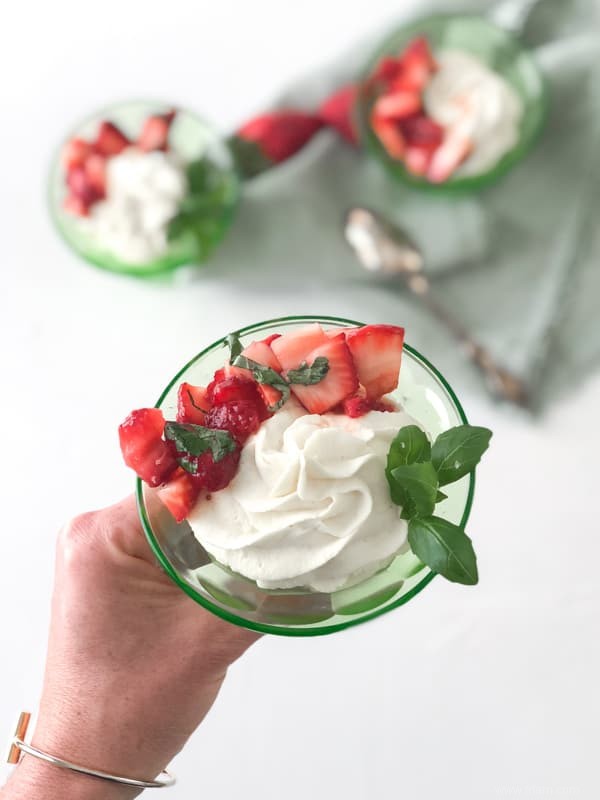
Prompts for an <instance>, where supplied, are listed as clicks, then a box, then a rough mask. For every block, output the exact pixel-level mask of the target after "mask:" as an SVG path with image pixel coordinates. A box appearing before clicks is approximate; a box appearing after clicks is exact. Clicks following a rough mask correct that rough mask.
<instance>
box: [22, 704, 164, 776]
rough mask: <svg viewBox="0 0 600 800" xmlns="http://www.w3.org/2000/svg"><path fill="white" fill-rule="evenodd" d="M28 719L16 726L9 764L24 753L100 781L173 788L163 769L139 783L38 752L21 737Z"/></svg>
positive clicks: (27, 714) (27, 715) (29, 716)
mask: <svg viewBox="0 0 600 800" xmlns="http://www.w3.org/2000/svg"><path fill="white" fill-rule="evenodd" d="M30 719H31V714H29V713H27V712H23V713H21V716H20V717H19V722H18V724H17V730H16V733H15V736H14V738H13V740H12V746H11V748H10V752H9V754H8V759H7V761H8V763H9V764H18V763H19V761H20V758H21V754H22V753H26V754H27V755H30V756H34V758H39V759H41V760H42V761H47V762H48V763H49V764H53V765H54V766H55V767H61V768H62V769H69V770H71V771H72V772H79V773H81V774H82V775H90V776H91V777H93V778H101V779H102V780H105V781H112V782H113V783H121V784H125V785H126V786H135V787H136V788H138V789H164V788H166V787H167V786H173V784H174V783H175V782H176V778H175V776H174V775H171V774H170V773H169V772H167V770H166V769H164V770H163V771H162V772H161V773H160V775H158V776H157V777H156V778H155V779H154V780H153V781H140V780H137V778H125V777H123V776H122V775H112V774H111V773H110V772H103V771H102V770H99V769H90V768H89V767H81V766H79V764H73V763H72V762H71V761H65V759H63V758H57V757H56V756H53V755H51V754H50V753H46V752H45V751H44V750H40V749H39V748H37V747H34V746H33V745H31V744H27V743H26V742H25V741H23V738H22V737H23V736H25V733H26V732H27V727H28V725H29V720H30Z"/></svg>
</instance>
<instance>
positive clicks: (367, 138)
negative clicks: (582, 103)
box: [355, 14, 548, 194]
mask: <svg viewBox="0 0 600 800" xmlns="http://www.w3.org/2000/svg"><path fill="white" fill-rule="evenodd" d="M417 37H425V38H426V40H427V41H428V43H429V45H430V47H431V50H432V51H433V55H434V57H435V55H436V53H439V52H442V51H454V52H456V51H461V52H462V53H464V54H466V55H467V56H471V57H474V58H476V59H478V61H479V62H481V64H482V65H483V66H484V67H485V68H488V69H489V70H491V71H492V72H493V73H495V74H496V75H497V76H498V77H499V78H500V79H502V80H503V81H504V82H505V83H506V84H507V86H508V87H509V88H510V89H511V90H512V91H513V92H514V93H515V95H516V97H517V98H518V100H519V101H520V104H521V112H522V113H521V117H520V120H519V123H518V135H517V139H516V143H515V144H514V145H513V146H511V147H510V149H507V150H506V152H504V154H502V155H501V156H500V157H499V158H498V159H497V160H496V162H495V163H494V164H493V165H492V166H491V167H489V168H487V169H484V170H483V171H480V172H479V171H478V172H475V173H474V174H464V175H463V174H461V170H460V168H459V169H458V170H457V171H456V172H455V173H454V174H452V175H451V176H450V177H449V178H447V179H446V180H444V181H443V182H439V183H435V182H431V181H430V180H428V179H427V178H426V177H423V176H421V175H418V174H414V173H412V172H410V171H409V170H407V168H406V166H405V164H404V163H403V161H402V160H400V159H399V158H395V157H393V156H391V155H390V154H389V153H388V152H387V150H386V148H385V147H384V146H383V144H382V142H381V140H380V138H379V137H378V136H377V135H376V133H375V132H374V130H373V126H372V121H371V112H372V109H373V106H374V104H375V101H376V100H377V94H376V93H375V92H374V89H373V81H372V76H373V72H374V70H375V68H376V66H377V65H378V64H379V63H380V61H381V59H382V58H384V57H386V56H390V57H397V56H398V55H399V54H400V53H402V51H403V49H404V48H405V47H407V45H409V44H410V42H411V41H414V40H415V39H416V38H417ZM370 78H371V80H369V79H370ZM547 105H548V95H547V90H546V85H545V81H544V78H543V75H542V73H541V71H540V69H539V67H538V65H537V64H536V62H535V59H534V58H533V56H532V55H531V53H530V52H529V51H528V50H527V49H526V48H525V47H524V46H523V45H522V44H521V43H520V42H519V40H518V39H517V38H516V37H515V36H514V35H513V34H512V33H509V32H508V31H505V30H503V29H502V28H500V27H498V26H497V25H496V24H494V23H492V22H491V21H490V20H488V19H486V18H485V17H483V16H476V15H468V14H465V15H460V14H439V15H434V16H430V17H426V18H423V19H420V20H416V21H414V22H412V23H410V24H409V25H405V26H402V27H401V28H400V29H398V30H397V31H396V32H395V33H393V34H392V35H391V36H389V37H388V38H386V39H385V41H384V42H383V43H382V44H380V45H379V47H378V48H377V49H376V50H375V52H374V53H373V55H372V56H371V57H370V59H369V61H368V63H367V65H366V66H365V68H364V72H363V76H362V79H361V82H360V92H359V99H358V102H357V107H356V112H355V113H356V121H357V124H358V127H359V131H360V136H361V140H362V141H363V142H364V143H365V146H366V148H367V150H368V152H369V153H370V154H371V155H373V157H374V158H375V159H377V160H378V161H379V162H380V163H381V164H382V166H383V167H384V169H385V170H386V171H387V172H388V173H389V174H390V175H392V176H393V177H394V178H396V179H398V180H400V181H403V182H405V183H407V184H409V185H411V186H414V187H418V188H420V189H424V190H427V191H431V192H435V193H442V194H443V193H453V192H465V191H475V190H478V189H481V188H483V187H485V186H489V185H491V184H493V183H494V182H496V181H497V180H498V179H499V178H500V177H502V176H503V175H504V174H505V173H506V172H507V171H508V170H510V169H511V168H512V167H514V166H515V165H516V164H517V163H518V162H519V161H520V160H521V159H522V158H523V157H524V156H525V155H526V154H527V152H528V151H529V150H530V148H531V147H532V146H533V144H534V143H535V141H536V139H537V137H538V136H539V134H540V132H541V130H542V128H543V125H544V121H545V119H546V114H547Z"/></svg>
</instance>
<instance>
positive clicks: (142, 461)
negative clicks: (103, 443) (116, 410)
mask: <svg viewBox="0 0 600 800" xmlns="http://www.w3.org/2000/svg"><path fill="white" fill-rule="evenodd" d="M164 427H165V420H164V417H163V415H162V411H161V410H160V409H159V408H140V409H139V410H137V411H132V412H131V414H130V415H129V416H128V417H127V418H126V419H125V421H124V422H123V423H121V425H120V426H119V442H120V445H121V452H122V453H123V459H124V461H125V463H126V464H127V466H128V467H131V469H133V470H134V471H135V472H136V473H137V475H138V476H139V477H140V478H141V479H142V480H143V481H145V482H146V483H147V484H148V485H149V486H159V485H160V484H161V483H164V482H165V481H166V480H167V478H168V477H169V476H170V475H171V474H172V473H173V472H174V470H175V469H176V467H177V461H176V460H175V456H174V454H173V451H172V449H171V448H170V447H169V445H168V444H167V443H166V442H165V441H164V440H163V438H162V434H163V431H164Z"/></svg>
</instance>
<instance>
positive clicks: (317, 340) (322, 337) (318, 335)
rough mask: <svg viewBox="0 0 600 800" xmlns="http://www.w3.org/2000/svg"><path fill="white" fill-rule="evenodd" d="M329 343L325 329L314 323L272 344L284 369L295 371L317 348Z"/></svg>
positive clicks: (287, 334)
mask: <svg viewBox="0 0 600 800" xmlns="http://www.w3.org/2000/svg"><path fill="white" fill-rule="evenodd" d="M328 341H329V337H328V336H327V334H326V333H325V331H324V330H323V328H322V327H321V326H320V325H319V323H318V322H314V323H313V324H312V325H306V326H305V327H303V328H298V330H295V331H290V333H285V334H284V335H283V336H280V337H279V338H278V339H275V340H274V341H273V342H271V350H272V351H273V352H274V353H275V355H276V356H277V360H278V361H279V363H280V365H281V368H282V369H284V370H288V369H295V368H296V367H297V366H299V364H301V363H302V362H303V361H306V357H307V356H308V355H309V354H310V353H311V352H312V351H313V350H314V349H315V348H317V347H319V345H321V344H326V343H327V342H328Z"/></svg>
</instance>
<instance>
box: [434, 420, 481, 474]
mask: <svg viewBox="0 0 600 800" xmlns="http://www.w3.org/2000/svg"><path fill="white" fill-rule="evenodd" d="M491 437H492V432H491V431H490V430H488V428H478V427H476V426H474V425H458V426H457V427H455V428H450V429H449V430H447V431H444V433H441V434H440V435H439V436H438V437H437V439H436V440H435V443H434V445H433V448H432V450H431V460H432V461H433V466H434V467H435V469H436V471H437V474H438V481H439V484H440V486H445V485H446V484H448V483H454V481H457V480H459V479H460V478H462V477H463V476H464V475H467V474H468V473H469V472H471V471H472V470H473V469H475V467H476V466H477V464H478V463H479V461H480V459H481V456H482V455H483V454H484V453H485V451H486V450H487V448H488V446H489V443H490V439H491Z"/></svg>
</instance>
